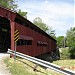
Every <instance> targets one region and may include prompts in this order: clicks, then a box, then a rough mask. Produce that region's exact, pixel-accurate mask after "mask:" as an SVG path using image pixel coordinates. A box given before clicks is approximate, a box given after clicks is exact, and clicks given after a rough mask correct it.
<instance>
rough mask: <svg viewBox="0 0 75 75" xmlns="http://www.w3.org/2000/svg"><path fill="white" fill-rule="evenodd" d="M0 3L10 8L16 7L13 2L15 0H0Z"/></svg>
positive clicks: (14, 8)
mask: <svg viewBox="0 0 75 75" xmlns="http://www.w3.org/2000/svg"><path fill="white" fill-rule="evenodd" d="M0 5H1V6H4V7H7V8H9V9H12V10H16V9H17V7H18V6H17V4H15V0H0Z"/></svg>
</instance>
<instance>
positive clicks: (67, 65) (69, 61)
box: [53, 59, 75, 70]
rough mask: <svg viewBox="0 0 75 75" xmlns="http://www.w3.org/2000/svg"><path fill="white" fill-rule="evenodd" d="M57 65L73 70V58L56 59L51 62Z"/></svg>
mask: <svg viewBox="0 0 75 75" xmlns="http://www.w3.org/2000/svg"><path fill="white" fill-rule="evenodd" d="M53 63H54V64H57V65H59V66H62V67H65V68H68V69H71V70H75V60H74V59H66V60H57V61H54V62H53Z"/></svg>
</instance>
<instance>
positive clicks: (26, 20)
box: [0, 6, 56, 41]
mask: <svg viewBox="0 0 75 75" xmlns="http://www.w3.org/2000/svg"><path fill="white" fill-rule="evenodd" d="M0 8H3V9H5V10H8V11H9V12H12V13H15V14H16V17H15V18H18V19H19V20H21V21H22V22H26V23H27V24H29V25H31V26H32V27H34V28H35V29H37V30H39V31H40V32H42V33H43V35H45V36H47V37H49V38H51V39H52V40H54V41H56V40H55V39H54V38H52V37H51V36H50V35H48V34H47V33H46V32H44V31H43V30H41V29H40V28H39V27H37V26H36V25H34V24H33V23H32V22H30V21H29V20H28V19H26V18H24V17H22V16H21V15H19V14H18V13H17V12H16V11H13V10H11V9H8V8H5V7H3V6H0Z"/></svg>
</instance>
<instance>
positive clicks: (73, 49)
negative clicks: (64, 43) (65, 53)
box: [69, 46, 75, 59]
mask: <svg viewBox="0 0 75 75" xmlns="http://www.w3.org/2000/svg"><path fill="white" fill-rule="evenodd" d="M69 50H70V51H69V52H70V58H72V59H75V47H74V46H73V47H70V48H69Z"/></svg>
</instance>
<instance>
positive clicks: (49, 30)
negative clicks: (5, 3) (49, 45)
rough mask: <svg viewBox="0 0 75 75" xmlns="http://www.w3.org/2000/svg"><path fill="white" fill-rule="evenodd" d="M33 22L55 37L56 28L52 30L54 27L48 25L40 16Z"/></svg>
mask: <svg viewBox="0 0 75 75" xmlns="http://www.w3.org/2000/svg"><path fill="white" fill-rule="evenodd" d="M33 23H34V24H35V25H36V26H37V27H39V28H40V29H42V30H43V31H45V32H46V33H47V34H48V35H50V36H52V37H53V38H56V37H55V30H52V28H51V27H50V28H48V26H47V25H46V24H45V23H44V22H43V21H42V19H41V18H40V17H37V18H35V19H34V20H33Z"/></svg>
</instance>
